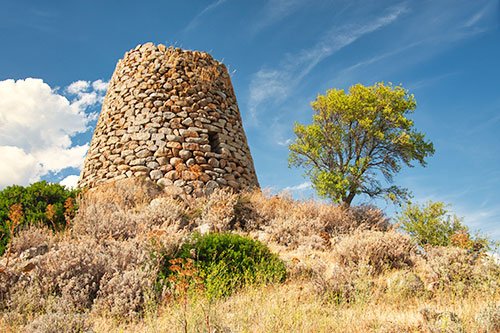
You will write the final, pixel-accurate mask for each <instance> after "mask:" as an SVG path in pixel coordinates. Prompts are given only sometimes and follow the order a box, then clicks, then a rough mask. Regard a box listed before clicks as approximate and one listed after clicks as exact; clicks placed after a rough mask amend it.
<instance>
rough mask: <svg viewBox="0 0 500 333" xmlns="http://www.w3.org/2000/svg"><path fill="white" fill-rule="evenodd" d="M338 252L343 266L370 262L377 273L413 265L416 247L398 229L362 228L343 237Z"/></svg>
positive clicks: (338, 257)
mask: <svg viewBox="0 0 500 333" xmlns="http://www.w3.org/2000/svg"><path fill="white" fill-rule="evenodd" d="M334 254H335V257H336V259H337V261H338V262H339V264H340V265H342V266H345V267H352V266H354V267H356V266H360V265H369V266H370V267H371V268H372V269H373V272H374V273H380V272H382V271H383V270H384V269H392V268H404V267H407V266H412V265H413V260H412V257H413V256H414V254H415V246H414V244H413V242H412V241H411V240H410V238H409V237H408V236H406V235H403V234H401V233H398V232H396V231H388V232H380V231H361V232H357V233H355V234H353V235H352V236H348V237H345V238H343V239H342V240H341V241H340V242H339V243H338V244H337V245H336V247H335V249H334Z"/></svg>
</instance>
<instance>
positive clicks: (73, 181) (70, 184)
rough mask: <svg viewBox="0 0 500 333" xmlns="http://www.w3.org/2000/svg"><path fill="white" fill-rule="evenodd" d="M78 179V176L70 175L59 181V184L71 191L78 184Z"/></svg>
mask: <svg viewBox="0 0 500 333" xmlns="http://www.w3.org/2000/svg"><path fill="white" fill-rule="evenodd" d="M79 178H80V177H79V176H76V175H71V176H68V177H66V178H64V179H63V180H61V181H60V182H59V184H61V185H63V186H66V187H67V188H70V189H73V188H75V187H76V185H77V184H78V179H79Z"/></svg>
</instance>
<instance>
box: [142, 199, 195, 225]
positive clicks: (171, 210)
mask: <svg viewBox="0 0 500 333" xmlns="http://www.w3.org/2000/svg"><path fill="white" fill-rule="evenodd" d="M134 219H135V220H136V221H137V225H138V231H137V233H138V234H146V233H148V232H149V231H151V230H153V229H158V228H159V229H162V230H165V231H167V230H168V231H169V232H172V233H175V232H178V231H179V230H181V229H183V228H186V229H191V228H192V227H193V226H192V224H193V221H191V220H190V219H189V207H188V205H187V203H186V202H184V201H180V200H178V199H175V198H173V197H171V196H167V195H165V196H160V197H158V198H155V199H153V200H152V201H151V202H150V203H149V205H148V206H145V207H144V209H142V210H141V211H139V212H137V213H136V214H135V216H134Z"/></svg>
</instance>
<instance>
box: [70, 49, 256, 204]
mask: <svg viewBox="0 0 500 333" xmlns="http://www.w3.org/2000/svg"><path fill="white" fill-rule="evenodd" d="M130 177H146V178H149V179H151V180H153V181H155V182H157V183H158V184H160V185H162V186H173V187H175V188H177V189H179V188H180V189H182V190H183V191H184V192H185V193H187V194H189V195H195V196H200V195H203V194H206V193H209V192H211V191H213V189H215V188H217V187H226V186H228V187H231V188H233V189H235V190H242V189H247V188H252V187H258V186H259V184H258V181H257V176H256V174H255V169H254V165H253V160H252V156H251V154H250V150H249V148H248V144H247V140H246V136H245V132H244V130H243V126H242V121H241V116H240V113H239V110H238V105H237V102H236V97H235V94H234V91H233V87H232V84H231V80H230V77H229V74H228V72H227V69H226V67H225V66H224V65H223V64H222V63H220V62H218V61H217V60H215V59H213V58H212V57H211V56H210V55H209V54H207V53H204V52H198V51H185V50H181V49H178V48H176V49H174V48H171V47H170V48H167V47H165V46H164V45H157V46H156V45H154V44H153V43H147V44H143V45H138V46H137V47H136V48H135V49H133V50H131V51H129V52H127V53H126V54H125V56H124V58H123V59H121V60H119V61H118V64H117V66H116V69H115V71H114V73H113V76H112V78H111V81H110V84H109V87H108V91H107V94H106V97H105V99H104V102H103V105H102V111H101V114H100V116H99V120H98V122H97V126H96V128H95V131H94V136H93V138H92V141H91V144H90V148H89V151H88V153H87V157H86V160H85V164H84V167H83V170H82V173H81V175H80V181H79V186H80V187H87V188H91V187H94V186H96V185H99V184H101V183H105V182H108V181H112V180H118V179H124V178H130Z"/></svg>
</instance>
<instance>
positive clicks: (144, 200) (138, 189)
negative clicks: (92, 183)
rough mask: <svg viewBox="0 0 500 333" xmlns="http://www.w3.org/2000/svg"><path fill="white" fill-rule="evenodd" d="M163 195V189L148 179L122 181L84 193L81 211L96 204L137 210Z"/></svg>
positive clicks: (136, 178)
mask: <svg viewBox="0 0 500 333" xmlns="http://www.w3.org/2000/svg"><path fill="white" fill-rule="evenodd" d="M161 193H162V189H161V187H160V186H158V185H157V184H155V183H154V182H152V181H150V180H148V179H146V178H140V177H133V178H127V179H120V180H115V181H110V182H107V183H105V184H101V185H99V186H97V187H94V188H92V189H90V190H86V191H84V193H83V194H82V196H81V203H80V208H79V209H81V208H84V207H86V206H87V205H94V204H96V203H107V204H109V207H111V208H115V207H120V208H123V209H130V208H136V207H139V206H142V205H145V204H148V203H149V202H150V201H151V200H152V199H154V198H155V197H157V196H158V195H160V194H161Z"/></svg>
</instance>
